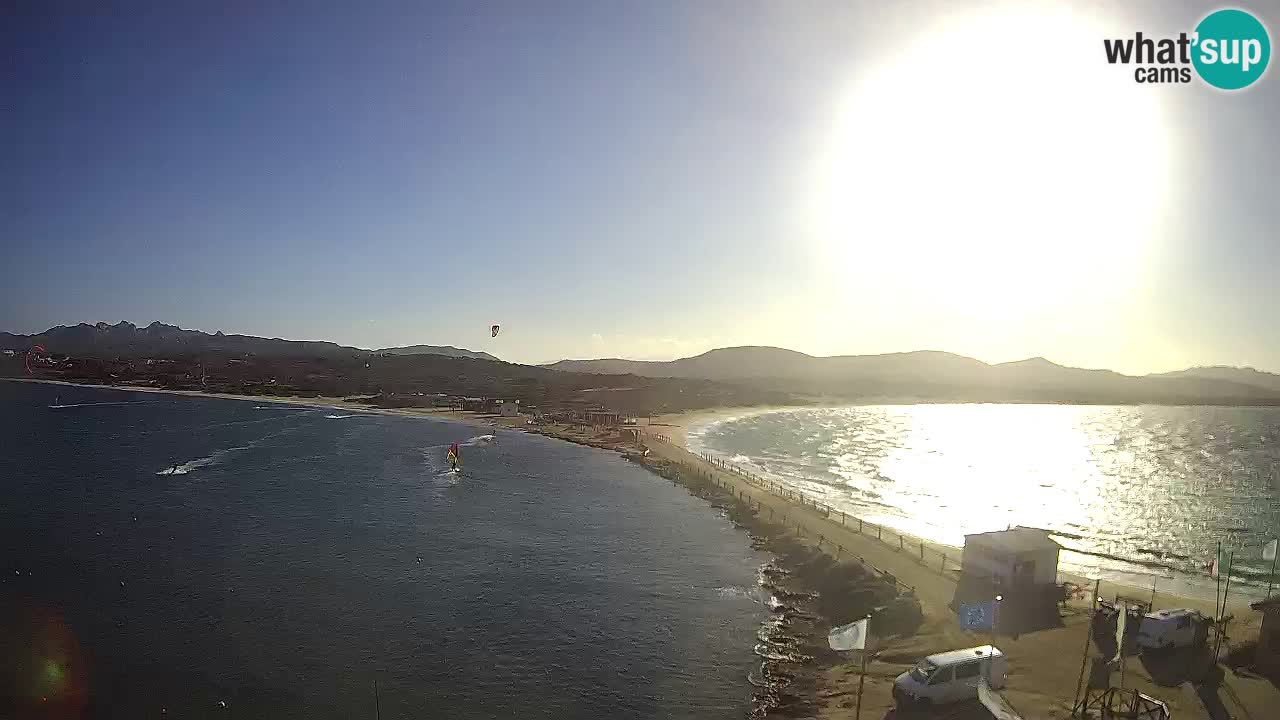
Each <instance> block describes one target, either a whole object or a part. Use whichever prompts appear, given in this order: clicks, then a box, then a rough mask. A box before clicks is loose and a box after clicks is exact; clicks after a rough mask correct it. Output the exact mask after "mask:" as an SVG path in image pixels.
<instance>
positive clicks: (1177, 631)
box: [1138, 608, 1206, 650]
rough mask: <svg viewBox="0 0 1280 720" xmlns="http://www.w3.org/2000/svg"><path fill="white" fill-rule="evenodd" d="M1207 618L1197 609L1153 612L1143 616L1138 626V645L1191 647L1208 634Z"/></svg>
mask: <svg viewBox="0 0 1280 720" xmlns="http://www.w3.org/2000/svg"><path fill="white" fill-rule="evenodd" d="M1205 625H1206V619H1205V617H1204V616H1203V615H1201V614H1200V613H1199V612H1197V611H1195V610H1190V609H1188V608H1176V609H1172V610H1161V611H1159V612H1151V613H1147V614H1146V615H1143V616H1142V625H1141V626H1140V627H1139V628H1138V647H1140V648H1143V649H1144V650H1165V649H1170V648H1181V647H1191V646H1192V645H1195V644H1196V642H1197V638H1199V639H1200V641H1203V639H1204V638H1205V636H1206V631H1205Z"/></svg>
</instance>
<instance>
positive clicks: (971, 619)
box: [959, 600, 996, 630]
mask: <svg viewBox="0 0 1280 720" xmlns="http://www.w3.org/2000/svg"><path fill="white" fill-rule="evenodd" d="M959 615H960V629H962V630H990V629H991V625H992V623H993V622H994V621H995V619H996V608H995V603H994V602H991V601H989V600H988V601H987V602H982V603H974V604H972V605H961V606H960V612H959Z"/></svg>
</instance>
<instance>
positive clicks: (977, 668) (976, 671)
mask: <svg viewBox="0 0 1280 720" xmlns="http://www.w3.org/2000/svg"><path fill="white" fill-rule="evenodd" d="M1008 675H1009V663H1008V661H1007V660H1005V657H1004V653H1003V652H1001V651H1000V648H997V647H993V646H991V645H981V646H979V647H973V648H968V649H965V650H952V651H950V652H944V653H938V654H937V655H930V656H929V657H927V658H925V659H923V660H921V661H920V662H918V663H916V666H915V667H913V668H911V671H910V672H904V673H902V674H901V675H899V676H898V678H897V680H894V682H893V697H894V700H896V701H897V702H898V703H899V704H909V703H927V704H933V705H942V704H945V703H951V702H958V701H960V700H973V699H976V698H977V697H978V680H979V679H980V678H986V679H987V682H988V684H990V685H991V687H992V688H994V689H997V690H999V689H1000V688H1002V687H1004V684H1005V681H1006V680H1007V679H1008Z"/></svg>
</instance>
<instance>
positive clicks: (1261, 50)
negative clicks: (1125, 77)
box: [1102, 9, 1271, 90]
mask: <svg viewBox="0 0 1280 720" xmlns="http://www.w3.org/2000/svg"><path fill="white" fill-rule="evenodd" d="M1102 44H1103V47H1104V48H1105V49H1106V51H1107V62H1108V63H1111V64H1112V65H1137V66H1138V67H1136V68H1134V71H1133V79H1134V81H1135V82H1140V83H1189V82H1191V71H1192V69H1194V70H1195V72H1196V74H1197V75H1199V76H1200V79H1201V80H1203V81H1204V82H1205V83H1207V84H1208V85H1210V86H1211V87H1215V88H1218V89H1220V90H1243V89H1244V88H1247V87H1249V86H1250V85H1252V84H1254V83H1255V82H1257V81H1258V79H1259V78H1261V77H1262V75H1263V73H1265V72H1266V71H1267V64H1268V62H1270V60H1271V36H1270V35H1269V34H1268V33H1267V28H1266V26H1264V25H1263V24H1262V22H1261V21H1260V20H1258V19H1257V18H1256V17H1254V16H1253V15H1250V14H1249V13H1247V12H1245V11H1244V10H1235V9H1225V10H1215V11H1214V12H1211V13H1209V14H1208V15H1206V16H1205V18H1204V19H1203V20H1201V21H1200V24H1198V25H1196V29H1195V31H1194V32H1192V33H1190V34H1187V33H1185V32H1184V33H1179V34H1178V37H1176V38H1150V37H1146V36H1145V35H1143V34H1142V33H1141V32H1139V33H1135V34H1134V36H1133V37H1132V38H1118V39H1107V40H1103V41H1102Z"/></svg>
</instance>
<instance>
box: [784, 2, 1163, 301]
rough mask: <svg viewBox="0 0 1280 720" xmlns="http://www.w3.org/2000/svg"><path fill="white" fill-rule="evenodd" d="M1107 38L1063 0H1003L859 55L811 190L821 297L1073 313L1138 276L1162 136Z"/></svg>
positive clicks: (1151, 103) (1152, 212)
mask: <svg viewBox="0 0 1280 720" xmlns="http://www.w3.org/2000/svg"><path fill="white" fill-rule="evenodd" d="M1103 37H1105V31H1104V30H1103V29H1101V28H1099V27H1098V26H1097V25H1096V24H1095V23H1093V22H1090V21H1089V20H1087V19H1085V18H1083V17H1081V16H1079V15H1077V14H1075V13H1074V12H1072V11H1070V10H1069V9H1061V10H1053V9H1046V8H1045V7H1044V6H1037V7H1036V8H1018V7H1011V8H1003V9H1000V10H998V11H996V10H993V11H987V12H982V13H974V14H968V15H962V16H952V17H950V18H948V20H947V21H946V22H945V23H944V24H939V25H937V26H935V27H930V28H927V29H925V30H924V31H923V32H922V33H921V35H920V36H919V37H918V38H916V39H915V40H914V41H912V42H910V43H908V44H907V45H906V46H904V47H903V48H902V50H901V51H900V52H898V53H897V54H895V55H894V56H892V57H891V59H889V60H888V61H886V62H884V63H881V64H879V65H877V66H862V67H859V68H858V69H857V70H856V71H855V72H856V76H855V79H854V82H853V83H852V86H851V88H850V89H849V91H848V93H847V95H846V96H845V99H844V100H843V101H842V103H841V105H840V106H839V108H838V112H837V117H836V118H835V122H834V125H833V127H832V130H831V131H830V133H829V135H828V139H827V141H826V143H825V145H824V147H823V148H822V150H821V152H820V153H819V157H818V161H817V167H816V169H815V172H814V173H813V175H812V178H813V179H814V181H815V185H812V186H810V187H809V188H808V189H807V191H806V193H807V197H806V205H805V221H806V224H807V226H808V230H809V231H810V233H811V234H813V235H815V236H816V237H815V238H814V240H815V243H814V246H815V247H816V248H817V249H818V250H817V255H818V260H819V262H820V263H821V264H822V266H823V268H824V272H826V273H828V275H827V277H828V279H829V282H828V285H829V294H830V295H831V298H832V300H834V301H838V302H842V303H846V304H847V303H851V302H859V303H861V302H863V301H865V296H866V295H867V293H868V292H869V291H870V292H883V291H892V292H893V294H894V297H897V298H904V297H905V298H910V300H908V302H912V303H916V304H917V305H918V306H919V307H922V308H923V307H925V306H938V305H945V306H946V307H947V308H948V311H950V312H966V313H973V314H985V315H988V316H990V315H997V316H1008V315H1009V313H1015V314H1021V315H1034V314H1037V313H1040V314H1045V313H1051V312H1065V311H1071V312H1077V313H1078V312H1087V310H1086V309H1085V308H1086V307H1091V308H1093V309H1095V310H1099V311H1105V309H1106V307H1107V303H1108V302H1111V301H1112V300H1114V298H1115V297H1116V296H1115V293H1116V292H1118V291H1119V290H1121V289H1123V288H1125V287H1132V286H1133V285H1134V284H1135V283H1137V282H1140V281H1141V277H1142V274H1143V264H1144V262H1145V261H1146V260H1147V259H1148V258H1149V255H1150V251H1151V245H1152V240H1153V238H1154V237H1155V236H1156V235H1157V234H1158V227H1159V223H1158V218H1159V217H1160V215H1161V214H1162V212H1161V208H1162V204H1163V203H1165V202H1167V194H1168V193H1167V191H1166V190H1167V187H1168V184H1169V180H1168V178H1169V176H1170V173H1172V172H1174V168H1172V167H1171V165H1170V160H1169V157H1170V145H1171V138H1170V133H1169V131H1168V130H1167V129H1166V127H1165V121H1164V114H1163V113H1162V111H1161V107H1160V104H1159V103H1160V100H1159V97H1158V93H1159V92H1160V89H1159V88H1149V87H1144V86H1141V85H1137V84H1135V83H1134V82H1133V81H1132V79H1131V78H1129V77H1127V76H1126V77H1119V76H1117V75H1116V74H1115V73H1116V72H1123V71H1116V70H1115V68H1112V67H1110V66H1107V65H1106V63H1105V61H1104V60H1103V59H1102V50H1101V47H1102V44H1101V43H1102V38H1103ZM854 298H856V299H854Z"/></svg>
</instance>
